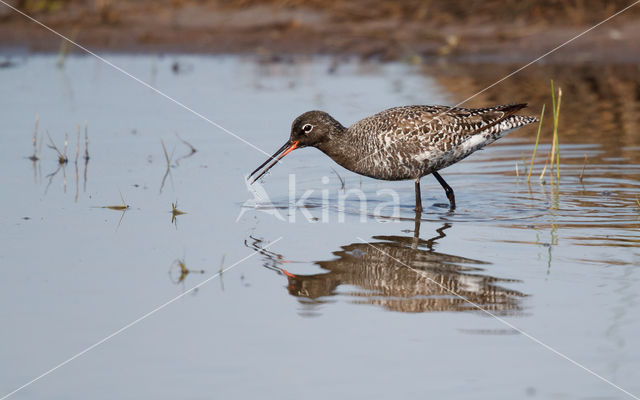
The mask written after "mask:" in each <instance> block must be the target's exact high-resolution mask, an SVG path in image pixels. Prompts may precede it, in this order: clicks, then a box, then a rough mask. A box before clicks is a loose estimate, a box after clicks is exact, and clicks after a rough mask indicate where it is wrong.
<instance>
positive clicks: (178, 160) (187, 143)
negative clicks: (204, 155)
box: [176, 133, 198, 165]
mask: <svg viewBox="0 0 640 400" xmlns="http://www.w3.org/2000/svg"><path fill="white" fill-rule="evenodd" d="M176 137H177V138H178V139H180V141H181V142H182V143H184V144H185V145H186V146H188V147H189V154H185V155H184V156H182V157H180V158H178V159H177V160H176V165H180V160H184V159H185V158H189V157H191V156H193V155H194V154H196V152H197V151H198V150H197V149H196V148H195V147H193V145H192V144H191V143H189V142H187V141H186V140H184V139H183V138H181V137H180V135H178V134H177V133H176Z"/></svg>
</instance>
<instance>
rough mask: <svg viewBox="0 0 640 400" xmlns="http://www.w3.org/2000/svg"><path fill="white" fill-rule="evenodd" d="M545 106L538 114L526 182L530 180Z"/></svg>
mask: <svg viewBox="0 0 640 400" xmlns="http://www.w3.org/2000/svg"><path fill="white" fill-rule="evenodd" d="M545 106H546V104H543V105H542V112H540V123H539V124H538V134H537V135H536V144H535V146H534V147H533V155H532V156H531V164H529V172H528V173H527V182H529V180H530V179H531V171H533V161H534V160H535V159H536V152H537V151H538V143H539V142H540V131H541V130H542V119H543V118H544V108H545Z"/></svg>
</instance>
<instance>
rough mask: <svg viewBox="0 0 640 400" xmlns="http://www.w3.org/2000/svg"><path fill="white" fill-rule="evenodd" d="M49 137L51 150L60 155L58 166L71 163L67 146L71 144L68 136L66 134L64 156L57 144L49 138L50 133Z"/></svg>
mask: <svg viewBox="0 0 640 400" xmlns="http://www.w3.org/2000/svg"><path fill="white" fill-rule="evenodd" d="M47 137H48V138H49V143H50V144H49V148H50V149H53V150H55V151H56V153H58V164H60V165H62V164H66V163H67V162H68V161H69V159H68V158H67V144H68V142H69V138H68V136H67V135H66V134H65V139H64V154H63V153H62V152H61V151H60V150H59V149H58V147H57V146H56V144H55V143H53V139H51V136H49V132H47Z"/></svg>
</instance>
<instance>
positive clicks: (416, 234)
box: [411, 211, 422, 249]
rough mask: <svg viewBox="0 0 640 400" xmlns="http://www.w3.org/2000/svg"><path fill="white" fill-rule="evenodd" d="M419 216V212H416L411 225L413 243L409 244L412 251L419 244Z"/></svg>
mask: <svg viewBox="0 0 640 400" xmlns="http://www.w3.org/2000/svg"><path fill="white" fill-rule="evenodd" d="M421 215H422V213H421V212H419V211H416V219H415V221H414V225H413V242H412V244H411V248H412V249H417V248H418V243H419V242H420V221H421V219H420V216H421Z"/></svg>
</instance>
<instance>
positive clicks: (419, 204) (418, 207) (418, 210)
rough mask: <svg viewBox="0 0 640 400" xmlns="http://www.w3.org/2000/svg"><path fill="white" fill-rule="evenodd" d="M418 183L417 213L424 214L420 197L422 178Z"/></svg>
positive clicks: (417, 180)
mask: <svg viewBox="0 0 640 400" xmlns="http://www.w3.org/2000/svg"><path fill="white" fill-rule="evenodd" d="M415 182H416V208H415V210H416V213H422V196H420V178H418V179H416V180H415Z"/></svg>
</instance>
